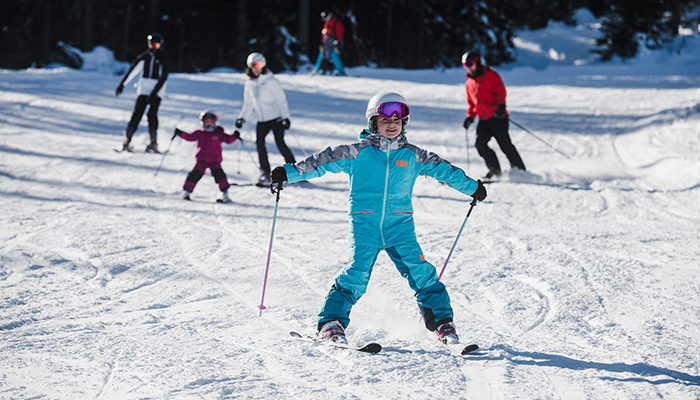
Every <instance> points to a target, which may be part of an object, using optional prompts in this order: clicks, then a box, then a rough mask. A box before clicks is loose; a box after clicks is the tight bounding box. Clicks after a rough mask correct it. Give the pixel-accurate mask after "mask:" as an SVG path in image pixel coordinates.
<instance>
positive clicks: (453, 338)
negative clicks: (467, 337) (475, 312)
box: [435, 322, 459, 344]
mask: <svg viewBox="0 0 700 400" xmlns="http://www.w3.org/2000/svg"><path fill="white" fill-rule="evenodd" d="M435 335H437V337H438V340H440V341H441V342H442V343H445V344H457V343H459V336H457V328H455V324H453V323H452V322H445V323H444V324H442V325H440V326H438V328H437V329H436V330H435Z"/></svg>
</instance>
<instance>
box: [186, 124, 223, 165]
mask: <svg viewBox="0 0 700 400" xmlns="http://www.w3.org/2000/svg"><path fill="white" fill-rule="evenodd" d="M180 137H181V138H183V139H185V140H187V141H188V142H194V141H196V142H197V154H196V155H195V158H196V159H197V161H202V162H208V163H211V162H216V163H220V162H221V161H223V156H222V155H221V143H233V142H235V141H236V138H235V137H234V136H233V135H229V134H228V133H224V128H222V127H220V126H217V127H216V128H214V130H213V131H205V130H204V129H198V130H196V131H194V132H192V133H187V132H182V133H181V134H180Z"/></svg>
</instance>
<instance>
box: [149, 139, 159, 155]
mask: <svg viewBox="0 0 700 400" xmlns="http://www.w3.org/2000/svg"><path fill="white" fill-rule="evenodd" d="M146 153H160V151H158V143H156V142H151V144H149V145H148V146H146Z"/></svg>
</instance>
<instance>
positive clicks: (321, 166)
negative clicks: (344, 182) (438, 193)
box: [284, 129, 478, 248]
mask: <svg viewBox="0 0 700 400" xmlns="http://www.w3.org/2000/svg"><path fill="white" fill-rule="evenodd" d="M284 168H285V170H286V172H287V179H288V181H289V182H290V183H293V182H298V181H302V180H308V179H311V178H316V177H319V176H322V175H324V174H325V173H327V172H336V173H338V172H341V171H342V172H345V173H347V174H348V175H349V178H350V194H349V198H348V203H349V215H350V222H351V229H350V231H351V232H350V235H351V245H353V244H354V245H363V246H377V247H380V248H386V247H391V246H394V245H398V244H404V243H410V242H413V241H415V240H416V237H415V228H414V225H413V202H412V197H413V196H412V195H413V186H414V184H415V181H416V178H417V177H418V176H420V175H424V176H430V177H433V178H435V179H437V180H438V181H440V182H443V183H446V184H447V185H449V186H450V187H452V188H454V189H456V190H458V191H460V192H462V193H464V194H466V195H468V196H471V195H473V194H474V192H475V191H476V189H477V186H478V183H477V181H475V180H474V179H472V178H470V177H468V176H467V175H466V174H465V173H464V171H463V170H462V169H460V168H458V167H455V166H454V165H452V164H450V162H449V161H447V160H444V159H442V158H440V157H439V156H438V155H437V154H435V153H431V152H427V151H425V150H423V149H421V148H419V147H417V146H415V145H412V144H410V143H408V140H407V139H406V136H405V134H401V135H399V136H398V137H396V138H394V139H387V138H385V137H383V136H380V135H379V134H378V133H369V132H368V131H367V129H365V130H363V131H362V132H361V133H360V139H359V141H358V142H357V143H352V144H345V145H340V146H337V147H328V148H326V149H325V150H322V151H320V152H318V153H316V154H313V155H311V156H310V157H308V158H307V159H305V160H303V161H301V162H298V163H296V164H286V165H285V166H284Z"/></svg>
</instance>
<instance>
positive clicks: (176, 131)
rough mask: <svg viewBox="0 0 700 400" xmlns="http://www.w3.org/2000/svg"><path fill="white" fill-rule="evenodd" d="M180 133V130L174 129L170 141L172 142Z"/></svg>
mask: <svg viewBox="0 0 700 400" xmlns="http://www.w3.org/2000/svg"><path fill="white" fill-rule="evenodd" d="M181 133H182V131H181V130H179V129H177V128H175V131H174V132H173V138H172V139H170V140H174V139H175V138H176V137H178V136H180V134H181Z"/></svg>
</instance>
